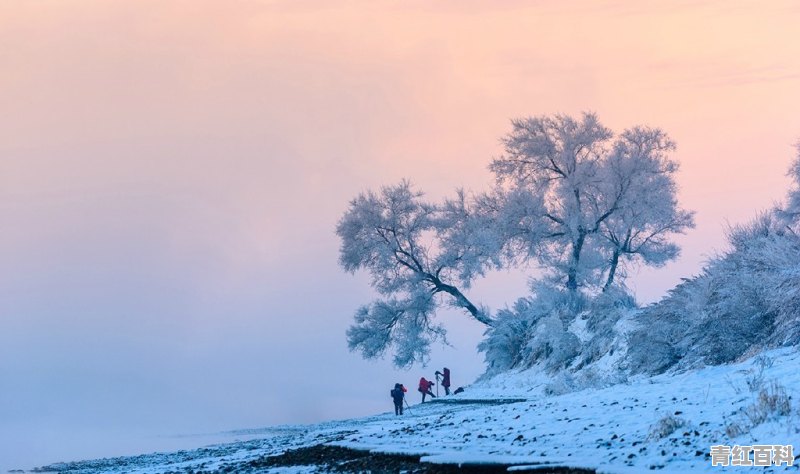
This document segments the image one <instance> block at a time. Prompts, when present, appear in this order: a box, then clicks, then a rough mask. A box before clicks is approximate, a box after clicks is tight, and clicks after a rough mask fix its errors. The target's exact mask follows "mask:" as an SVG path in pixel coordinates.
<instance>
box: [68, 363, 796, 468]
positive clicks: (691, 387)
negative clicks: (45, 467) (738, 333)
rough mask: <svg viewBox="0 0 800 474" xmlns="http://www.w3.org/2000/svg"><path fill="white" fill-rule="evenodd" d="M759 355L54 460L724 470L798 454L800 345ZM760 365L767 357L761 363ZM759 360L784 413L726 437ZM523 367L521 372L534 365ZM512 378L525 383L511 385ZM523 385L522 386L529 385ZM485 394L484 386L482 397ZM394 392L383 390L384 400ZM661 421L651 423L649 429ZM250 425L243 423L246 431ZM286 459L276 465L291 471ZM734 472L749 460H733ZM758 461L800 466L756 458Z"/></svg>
mask: <svg viewBox="0 0 800 474" xmlns="http://www.w3.org/2000/svg"><path fill="white" fill-rule="evenodd" d="M766 356H767V357H768V358H769V360H770V361H771V363H770V365H769V366H768V367H763V368H759V366H758V363H757V361H756V360H755V359H750V360H747V361H744V362H740V363H737V364H731V365H723V366H714V367H707V368H703V369H700V370H696V371H691V372H685V373H679V374H664V375H661V376H657V377H653V378H639V379H636V380H633V381H631V382H629V383H626V384H619V385H614V386H610V387H606V388H602V389H587V390H582V391H578V392H572V393H566V394H563V395H559V396H550V397H545V396H544V395H542V394H540V393H538V392H539V391H538V390H530V387H531V386H530V384H525V383H519V384H513V383H509V378H508V377H506V378H505V379H504V380H503V381H502V384H501V385H500V386H493V385H492V381H488V382H484V383H481V384H476V385H475V386H473V387H470V388H469V389H468V390H467V391H466V392H465V393H463V394H461V395H458V396H453V397H448V398H446V399H439V400H437V401H435V402H433V403H425V404H424V405H419V404H417V405H411V409H410V410H407V413H406V415H404V416H402V417H396V416H394V414H393V413H389V412H386V413H383V414H379V415H374V416H369V417H364V418H358V419H352V420H340V421H331V422H326V423H319V424H314V425H307V426H281V427H274V428H270V429H268V430H264V431H261V430H247V431H246V432H247V433H252V434H254V435H257V436H258V435H264V434H267V433H272V435H271V436H268V437H265V438H262V439H254V440H251V441H243V442H240V443H229V444H224V445H216V446H211V447H205V448H199V449H194V450H184V451H179V452H176V453H164V454H152V455H144V456H135V457H127V458H115V459H113V460H102V461H84V462H80V463H72V464H62V465H56V466H52V467H54V468H57V469H58V471H59V472H68V473H86V474H90V473H99V472H137V473H165V472H175V471H181V472H182V471H189V470H194V471H204V470H207V471H215V470H232V471H231V472H248V470H247V469H246V468H245V466H246V465H247V463H248V462H251V461H254V460H258V459H264V458H266V457H269V456H274V455H277V454H280V453H283V452H285V451H287V450H290V449H298V448H308V447H311V446H317V445H329V446H338V447H341V448H350V449H354V450H369V451H372V452H375V453H384V454H402V455H411V456H420V457H422V461H423V462H429V463H449V464H453V463H455V464H458V463H470V464H475V463H500V464H506V465H512V464H515V465H526V464H533V463H535V464H539V463H542V462H546V463H548V464H551V465H560V466H571V467H581V468H589V469H597V470H598V472H641V471H644V470H650V469H657V470H661V471H662V472H670V471H673V472H689V471H691V472H696V471H708V472H719V471H720V469H721V468H720V467H718V466H717V467H712V466H711V463H710V457H709V450H710V447H711V446H712V445H716V444H729V445H734V444H738V445H752V444H781V445H789V444H790V445H793V447H794V449H795V451H796V452H795V453H794V455H795V456H797V457H798V458H799V459H800V434H799V432H798V428H797V427H798V424H797V423H796V420H797V419H798V404H797V400H798V399H800V396H798V395H800V371H799V370H798V369H800V354H799V353H798V352H797V350H795V349H793V348H784V349H779V350H774V351H770V352H768V353H766ZM762 365H763V363H762ZM757 371H760V376H761V377H762V386H764V387H767V386H769V384H776V383H777V384H780V385H781V387H783V389H784V390H785V391H786V393H787V394H788V395H789V396H790V397H791V403H792V407H791V409H792V412H791V414H790V415H789V416H774V417H768V418H767V419H766V420H765V421H763V422H762V423H760V424H758V425H757V426H754V427H751V428H750V429H748V430H746V432H744V433H743V434H741V435H739V436H737V437H736V438H733V439H731V438H730V437H729V436H728V435H726V428H727V427H729V426H730V425H731V424H732V423H734V422H739V421H741V420H742V419H743V416H744V415H743V413H744V411H743V410H747V408H748V407H750V406H752V405H753V403H755V402H757V398H758V394H757V393H756V392H751V391H749V389H748V383H747V380H748V379H749V378H751V377H752V376H753V375H754V374H756V373H757ZM531 375H532V374H531V373H524V372H523V373H519V374H517V375H515V376H514V377H516V378H517V379H521V378H523V377H530V376H531ZM512 386H517V387H519V388H518V389H514V388H509V387H512ZM526 387H527V388H526ZM476 397H479V398H476ZM389 402H390V400H388V399H387V405H389ZM665 418H674V419H676V420H679V421H680V423H681V424H680V426H677V427H676V428H675V430H674V431H672V432H669V433H659V432H657V427H658V426H659V422H660V420H662V419H665ZM654 430H656V434H657V435H654ZM243 433H244V432H243ZM285 469H286V468H285V467H284V468H281V470H277V471H275V472H288V471H285ZM729 469H733V470H735V472H745V471H747V468H743V467H731V468H729ZM751 469H757V470H758V472H787V471H789V472H800V471H798V469H800V462H795V465H794V466H793V467H792V468H786V467H785V466H782V467H776V466H772V467H758V468H751Z"/></svg>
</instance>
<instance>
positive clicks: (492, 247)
mask: <svg viewBox="0 0 800 474" xmlns="http://www.w3.org/2000/svg"><path fill="white" fill-rule="evenodd" d="M511 125H512V130H511V132H509V133H508V134H507V135H506V136H505V137H503V139H502V144H503V146H504V153H503V154H502V155H501V156H500V157H498V158H496V159H494V160H493V161H492V162H491V164H490V165H489V169H490V170H491V171H492V172H493V173H494V175H495V183H494V185H493V186H492V187H491V188H490V190H488V191H486V192H481V193H469V192H467V191H465V190H457V191H456V193H455V196H454V197H453V198H451V199H446V200H444V201H443V202H441V203H432V202H428V201H426V200H425V199H424V195H423V193H422V192H421V191H418V190H415V189H414V187H413V186H412V185H411V183H410V182H409V181H402V182H400V183H399V184H397V185H394V186H386V187H383V188H382V189H381V190H380V191H379V192H377V193H375V192H366V193H362V194H360V195H359V196H357V197H356V198H355V199H354V200H352V201H351V202H350V205H349V207H348V209H347V211H346V212H345V214H344V216H343V217H342V218H341V220H340V221H339V224H338V226H337V228H336V233H337V235H338V236H339V237H340V239H341V251H340V258H339V262H340V264H341V265H342V267H343V268H344V269H345V270H346V271H348V272H355V271H358V270H366V271H367V272H368V273H369V274H370V276H371V284H372V286H373V288H374V289H375V290H376V291H377V292H378V293H379V294H380V295H381V299H379V300H377V301H375V302H373V303H371V304H368V305H366V306H363V307H361V308H360V309H359V310H358V311H357V313H356V316H355V323H354V324H353V325H352V326H351V327H350V329H349V330H348V332H347V337H348V344H349V346H350V348H351V349H352V350H357V351H360V352H361V353H362V355H363V356H364V357H367V358H374V357H380V356H382V355H383V354H384V353H385V352H386V351H387V350H388V349H389V348H390V347H394V363H395V364H396V365H397V366H401V367H404V366H409V365H411V364H413V363H414V362H422V363H425V362H426V360H427V356H428V353H429V348H430V344H431V343H432V342H433V341H435V340H437V339H444V336H445V330H444V328H443V327H442V326H441V325H440V324H437V323H436V322H435V321H434V318H435V313H436V310H437V309H438V308H440V307H441V306H443V305H447V306H451V307H455V308H459V309H461V310H462V311H463V312H465V313H466V314H467V315H469V316H470V317H472V318H474V319H475V320H477V321H479V322H481V323H483V324H485V325H487V326H492V325H493V323H494V320H493V318H492V316H491V315H490V313H489V310H488V309H487V308H483V307H481V306H480V305H478V304H476V303H474V302H472V301H471V300H470V299H469V298H468V296H467V295H466V293H465V292H466V291H467V290H468V289H469V288H470V286H471V283H472V282H473V281H474V280H475V279H476V278H479V277H481V276H483V275H484V274H485V273H486V271H487V270H489V269H492V268H504V267H512V266H517V265H524V264H527V263H529V262H535V263H536V264H537V265H538V266H540V267H541V268H544V269H545V274H544V275H543V278H544V279H545V280H547V281H549V282H550V283H552V284H555V285H561V286H563V288H565V289H566V290H567V292H568V294H569V293H574V294H577V293H578V292H589V293H591V292H604V291H608V290H609V289H610V288H611V287H612V286H614V285H615V284H617V283H618V282H619V281H620V280H621V279H623V278H624V277H625V276H626V269H627V268H628V267H629V266H630V265H632V264H636V263H640V264H644V265H653V266H660V265H663V264H664V263H666V262H668V261H670V260H672V259H674V258H676V257H677V255H678V253H679V248H678V246H677V245H676V244H675V243H674V242H673V241H672V240H671V239H672V237H673V236H674V235H675V234H677V233H682V232H684V231H685V230H686V229H688V228H691V227H693V226H694V220H693V213H692V212H689V211H686V210H683V209H681V208H680V207H679V204H678V201H677V196H676V190H677V189H676V185H675V181H674V174H675V173H676V171H677V170H678V165H677V163H676V162H675V161H673V160H671V159H670V158H669V154H670V153H671V152H672V151H674V149H675V144H674V142H672V140H671V139H670V138H669V137H668V136H667V135H666V133H664V132H663V131H662V130H660V129H657V128H650V127H643V126H637V127H633V128H630V129H627V130H625V131H623V132H622V133H620V134H618V135H616V136H615V135H614V133H613V132H612V131H611V130H610V129H608V128H606V127H604V126H603V125H602V124H601V123H600V122H599V121H598V119H597V117H596V116H595V115H594V114H592V113H584V114H583V115H582V116H581V117H580V118H578V119H576V118H573V117H570V116H566V115H555V116H541V117H528V118H523V119H515V120H512V122H511Z"/></svg>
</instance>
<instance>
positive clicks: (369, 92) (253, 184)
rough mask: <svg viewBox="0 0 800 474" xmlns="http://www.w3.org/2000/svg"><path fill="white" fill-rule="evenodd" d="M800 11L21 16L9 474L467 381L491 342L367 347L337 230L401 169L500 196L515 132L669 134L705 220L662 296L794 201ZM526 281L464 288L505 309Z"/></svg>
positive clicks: (365, 408) (11, 168)
mask: <svg viewBox="0 0 800 474" xmlns="http://www.w3.org/2000/svg"><path fill="white" fill-rule="evenodd" d="M799 22H800V6H798V5H797V3H796V2H792V1H774V2H755V1H753V2H744V1H735V0H734V1H690V0H685V1H676V2H669V3H667V2H641V1H631V2H625V1H612V0H606V1H599V2H591V3H590V2H576V1H569V0H568V1H551V0H541V1H529V2H523V1H514V0H511V1H507V2H490V1H479V0H470V1H458V2H457V1H439V2H424V1H416V0H410V1H404V2H396V1H369V2H355V1H352V2H348V1H329V2H322V1H315V0H301V1H267V0H262V1H257V0H252V1H202V0H199V1H167V2H161V1H158V2H156V1H136V2H133V1H128V2H123V1H84V0H77V1H74V2H61V1H58V0H40V1H36V2H29V1H23V0H10V1H5V2H2V3H0V107H1V108H2V110H3V114H2V116H0V223H2V229H3V230H2V232H0V268H2V270H1V271H0V459H2V460H3V461H2V462H0V468H4V467H31V466H32V465H40V464H44V463H47V462H53V461H58V460H67V459H77V458H86V457H96V456H106V455H115V454H134V453H137V452H142V451H145V450H153V449H160V448H163V447H164V446H166V445H167V444H169V443H168V442H167V441H165V438H164V437H165V436H167V437H168V436H171V435H176V434H188V433H210V432H215V431H219V430H228V429H237V428H253V427H261V426H268V425H274V424H282V423H308V422H315V421H321V420H326V419H332V418H343V417H350V416H357V415H366V414H370V413H375V412H378V411H385V410H388V409H390V408H391V404H390V398H389V396H388V390H389V389H390V388H391V386H392V385H393V384H394V383H395V382H403V383H406V385H411V386H413V385H414V384H415V382H416V380H418V378H419V376H421V375H427V376H428V377H431V376H432V372H433V371H434V370H435V369H437V368H441V367H442V366H445V365H447V366H448V367H449V368H450V369H451V370H452V371H453V383H454V384H455V385H466V384H468V383H470V382H471V381H473V380H474V379H475V377H477V376H478V375H480V374H481V373H482V371H483V366H482V359H481V356H480V354H477V353H476V351H475V346H476V344H477V343H478V342H479V341H480V339H481V334H482V330H483V329H482V328H481V327H480V325H479V324H478V323H475V322H473V321H470V320H469V319H468V318H467V317H465V316H464V315H463V314H461V313H457V312H451V313H443V314H442V315H441V317H442V320H443V321H445V325H446V327H447V328H448V330H449V331H450V341H451V343H452V347H448V348H437V349H436V350H435V351H434V353H433V360H432V363H431V365H430V366H429V367H427V368H422V367H414V368H413V369H411V370H410V371H397V370H394V369H392V368H391V365H390V363H389V362H388V361H364V360H362V359H361V358H360V357H359V356H358V354H354V353H350V352H348V350H347V347H346V342H345V336H344V333H345V330H346V329H347V327H348V325H349V324H350V322H351V320H352V315H353V313H354V311H355V309H356V308H357V307H358V306H359V305H361V304H364V303H367V302H369V301H370V300H371V299H372V298H374V297H375V293H374V292H373V291H372V290H371V289H370V287H369V280H368V278H367V276H366V275H363V274H356V275H354V276H352V275H349V274H346V273H344V272H343V271H342V270H341V269H340V268H339V267H338V264H337V258H338V246H339V243H338V241H337V238H336V236H335V234H334V229H335V226H336V223H337V221H338V219H339V218H340V217H341V215H342V214H343V212H344V211H345V209H346V208H347V204H348V201H349V200H350V199H352V198H353V197H355V196H356V195H357V194H358V193H359V192H362V191H365V190H368V189H376V188H378V187H379V186H381V185H386V184H392V183H396V182H398V181H400V180H401V179H403V178H410V179H411V180H412V181H413V182H414V183H415V185H417V186H418V187H419V189H421V190H423V191H425V192H426V193H427V195H428V196H429V197H431V198H432V199H438V198H441V197H443V196H447V195H452V193H453V192H454V190H455V189H456V188H458V187H462V186H463V187H466V188H468V189H474V190H478V191H480V190H484V189H486V188H487V187H488V186H489V185H490V184H491V181H492V177H491V175H490V173H489V171H488V170H487V165H488V163H489V161H490V160H491V159H492V158H493V157H496V156H497V155H499V154H500V153H501V152H502V150H501V147H500V144H499V138H500V137H501V136H502V135H503V134H505V133H507V132H508V131H509V130H510V122H509V120H510V119H511V118H515V117H522V116H527V115H543V114H554V113H567V114H579V113H580V112H582V111H594V112H596V113H597V114H598V116H599V117H600V119H601V121H602V122H603V123H604V124H605V125H607V126H609V127H611V128H612V129H614V130H617V131H621V130H623V129H624V128H626V127H630V126H633V125H638V124H644V125H650V126H657V127H661V128H663V129H664V130H666V131H667V132H668V133H669V134H670V136H671V137H672V138H673V139H674V140H675V141H676V142H677V144H678V149H677V151H676V152H675V153H674V155H673V158H674V159H676V160H677V161H678V162H679V163H680V165H681V171H680V173H679V175H678V177H677V181H678V185H679V188H680V191H679V199H680V202H681V204H682V205H683V206H684V207H685V208H687V209H692V210H695V211H696V212H697V215H696V221H697V227H696V229H694V230H692V231H690V232H689V233H687V234H686V235H685V236H682V237H680V238H679V239H678V241H679V243H680V244H681V246H682V248H683V252H682V255H681V257H680V259H679V260H677V261H676V262H674V263H672V264H670V265H668V266H667V267H666V268H664V269H660V270H657V271H653V270H642V271H641V272H639V274H638V275H635V278H634V279H632V280H631V281H629V286H630V287H631V288H632V289H634V291H635V292H636V294H637V297H638V299H639V301H640V302H642V303H649V302H653V301H656V300H658V298H660V297H661V296H662V295H663V294H664V293H665V292H666V291H667V290H668V289H669V288H671V287H672V286H674V285H675V284H676V283H677V282H679V281H680V278H681V277H687V276H691V275H693V274H696V273H697V272H698V271H699V270H700V269H701V267H702V264H703V262H704V261H706V260H707V259H708V258H709V257H711V256H713V255H714V254H715V253H717V252H719V251H722V250H724V248H725V241H724V232H725V227H726V226H727V225H729V224H735V223H737V222H745V221H747V220H748V219H750V218H752V217H753V216H754V215H755V214H756V213H757V212H758V211H760V210H764V209H767V208H770V207H772V206H773V205H774V204H775V203H776V202H778V201H780V200H781V199H782V198H783V196H784V195H785V192H786V190H787V189H788V186H789V181H788V178H787V177H786V171H787V170H788V166H789V163H790V162H791V160H792V159H793V157H794V148H793V144H794V143H795V142H796V141H797V140H798V138H800V114H798V110H800V92H798V91H800V88H799V87H798V85H800V41H797V28H796V25H797V24H798V23H799ZM528 276H529V275H527V274H525V273H524V272H498V273H496V274H493V275H491V276H490V277H489V278H487V279H486V280H485V281H481V282H479V283H478V284H476V285H475V287H474V288H472V289H471V290H470V294H469V296H470V298H471V299H473V300H474V301H480V302H482V303H486V304H488V305H489V306H490V307H492V308H498V307H503V306H504V305H505V304H510V303H511V302H513V300H514V299H515V298H517V297H519V296H522V295H524V294H525V293H526V291H527V290H526V288H527V284H526V279H527V278H528ZM412 397H413V396H412ZM3 463H5V465H3Z"/></svg>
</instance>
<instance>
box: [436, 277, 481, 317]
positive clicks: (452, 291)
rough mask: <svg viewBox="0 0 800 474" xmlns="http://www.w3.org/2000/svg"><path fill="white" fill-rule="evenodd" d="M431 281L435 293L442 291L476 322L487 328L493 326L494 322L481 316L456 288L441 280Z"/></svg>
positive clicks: (476, 308) (475, 307)
mask: <svg viewBox="0 0 800 474" xmlns="http://www.w3.org/2000/svg"><path fill="white" fill-rule="evenodd" d="M431 281H432V282H433V285H434V287H435V289H436V291H443V292H445V293H447V294H448V295H450V296H452V297H453V298H455V299H456V302H457V303H458V306H461V307H462V308H464V309H466V310H467V311H468V312H469V314H471V315H472V317H473V318H475V319H476V320H478V321H480V322H482V323H483V324H485V325H487V326H492V325H493V324H494V321H492V319H491V318H489V317H487V316H486V315H485V314H483V312H482V311H481V310H479V309H478V307H477V306H475V305H474V304H472V302H471V301H470V300H469V299H468V298H467V297H466V296H464V293H461V291H460V290H459V289H458V288H456V287H455V286H453V285H448V284H447V283H443V282H442V281H441V280H439V279H438V278H436V277H434V276H431Z"/></svg>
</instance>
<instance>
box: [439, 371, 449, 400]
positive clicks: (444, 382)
mask: <svg viewBox="0 0 800 474" xmlns="http://www.w3.org/2000/svg"><path fill="white" fill-rule="evenodd" d="M436 376H437V377H441V378H442V387H444V394H445V395H450V369H448V368H447V367H445V368H444V370H442V371H441V372H439V371H438V370H437V371H436Z"/></svg>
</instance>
